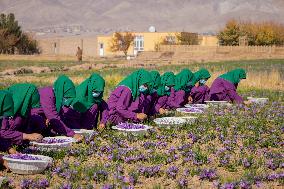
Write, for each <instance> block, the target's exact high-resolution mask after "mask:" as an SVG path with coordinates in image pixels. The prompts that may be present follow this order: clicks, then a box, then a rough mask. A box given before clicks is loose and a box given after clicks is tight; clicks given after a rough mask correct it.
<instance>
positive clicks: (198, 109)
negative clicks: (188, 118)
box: [176, 108, 204, 114]
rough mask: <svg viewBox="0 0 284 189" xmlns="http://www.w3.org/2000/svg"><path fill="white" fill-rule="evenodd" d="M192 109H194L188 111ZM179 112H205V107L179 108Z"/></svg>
mask: <svg viewBox="0 0 284 189" xmlns="http://www.w3.org/2000/svg"><path fill="white" fill-rule="evenodd" d="M188 110H192V111H188ZM176 111H177V112H180V113H183V114H203V113H204V109H201V108H177V109H176Z"/></svg>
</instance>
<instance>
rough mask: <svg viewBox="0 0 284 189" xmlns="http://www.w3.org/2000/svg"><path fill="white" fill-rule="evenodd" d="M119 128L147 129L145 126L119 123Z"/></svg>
mask: <svg viewBox="0 0 284 189" xmlns="http://www.w3.org/2000/svg"><path fill="white" fill-rule="evenodd" d="M116 127H117V128H120V129H145V126H144V125H142V124H135V123H127V122H126V123H119V124H118V125H117V126H116Z"/></svg>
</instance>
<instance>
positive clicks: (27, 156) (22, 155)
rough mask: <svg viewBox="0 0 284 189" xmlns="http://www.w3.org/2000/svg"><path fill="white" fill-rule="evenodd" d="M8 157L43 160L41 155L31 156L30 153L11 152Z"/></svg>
mask: <svg viewBox="0 0 284 189" xmlns="http://www.w3.org/2000/svg"><path fill="white" fill-rule="evenodd" d="M7 157H9V158H12V159H21V160H41V159H40V158H39V157H36V156H31V155H28V154H10V155H8V156H7Z"/></svg>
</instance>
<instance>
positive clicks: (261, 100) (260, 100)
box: [247, 97, 269, 104]
mask: <svg viewBox="0 0 284 189" xmlns="http://www.w3.org/2000/svg"><path fill="white" fill-rule="evenodd" d="M247 99H248V101H250V102H252V103H257V104H265V103H267V102H268V100H269V99H268V98H254V97H248V98H247Z"/></svg>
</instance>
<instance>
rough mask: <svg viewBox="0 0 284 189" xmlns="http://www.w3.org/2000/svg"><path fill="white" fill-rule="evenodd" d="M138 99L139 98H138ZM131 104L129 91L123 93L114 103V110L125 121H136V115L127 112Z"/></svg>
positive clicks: (129, 111)
mask: <svg viewBox="0 0 284 189" xmlns="http://www.w3.org/2000/svg"><path fill="white" fill-rule="evenodd" d="M138 98H139V97H138ZM131 102H132V94H131V92H130V91H126V90H125V91H123V92H122V94H121V96H120V97H119V99H118V101H117V103H116V110H117V111H118V113H119V114H120V115H121V116H122V117H124V118H126V119H132V120H133V119H136V113H135V112H133V111H131V110H128V107H130V105H131Z"/></svg>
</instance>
